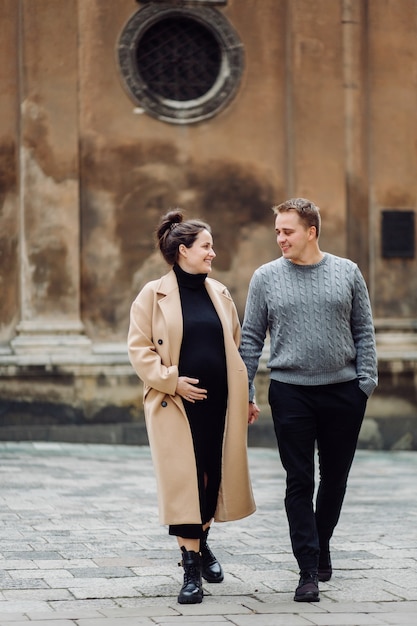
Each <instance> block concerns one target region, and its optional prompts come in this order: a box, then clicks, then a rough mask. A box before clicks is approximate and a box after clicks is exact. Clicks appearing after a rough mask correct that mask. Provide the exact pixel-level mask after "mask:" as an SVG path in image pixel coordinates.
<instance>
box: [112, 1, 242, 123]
mask: <svg viewBox="0 0 417 626" xmlns="http://www.w3.org/2000/svg"><path fill="white" fill-rule="evenodd" d="M118 60H119V67H120V70H121V75H122V77H123V81H124V84H125V86H126V88H127V90H128V92H129V94H130V95H131V96H132V97H133V99H134V101H135V102H136V103H137V104H139V105H140V106H141V107H142V108H143V109H144V110H145V111H146V112H147V113H149V114H150V115H152V116H154V117H157V118H158V119H161V120H164V121H167V122H173V123H177V124H184V123H190V122H198V121H201V120H204V119H206V118H209V117H211V116H213V115H215V114H216V113H218V112H219V111H220V110H221V109H223V108H224V107H225V106H226V104H227V103H228V102H229V101H230V100H231V99H232V98H233V96H234V95H235V93H236V91H237V88H238V86H239V83H240V79H241V75H242V72H243V47H242V44H241V42H240V40H239V38H238V36H237V34H236V32H235V30H234V29H233V28H232V27H231V25H230V23H229V22H228V21H227V20H226V18H224V16H223V15H222V14H221V13H219V12H218V11H217V10H216V9H213V8H181V9H179V8H173V7H165V8H161V6H160V5H159V6H158V8H155V7H154V6H153V7H152V6H148V7H145V8H143V9H141V10H139V11H137V13H135V14H134V15H133V16H132V17H131V18H130V20H129V21H128V22H127V24H126V25H125V27H124V29H123V31H122V34H121V36H120V40H119V44H118Z"/></svg>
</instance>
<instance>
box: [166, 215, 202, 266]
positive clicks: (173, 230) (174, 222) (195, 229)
mask: <svg viewBox="0 0 417 626" xmlns="http://www.w3.org/2000/svg"><path fill="white" fill-rule="evenodd" d="M202 230H208V232H209V233H211V228H210V226H209V225H208V224H206V223H205V222H202V221H201V220H184V214H183V211H182V210H181V209H175V211H169V212H168V213H167V214H166V215H164V216H163V217H162V218H161V221H160V222H159V225H158V227H157V229H156V238H157V245H158V248H159V249H160V251H161V254H162V256H163V257H164V259H165V261H166V262H167V263H168V265H175V263H176V262H177V260H178V254H179V252H178V248H179V247H180V245H181V244H183V245H184V246H185V247H186V248H191V246H192V245H193V243H194V241H195V240H196V239H197V237H198V235H199V233H201V231H202Z"/></svg>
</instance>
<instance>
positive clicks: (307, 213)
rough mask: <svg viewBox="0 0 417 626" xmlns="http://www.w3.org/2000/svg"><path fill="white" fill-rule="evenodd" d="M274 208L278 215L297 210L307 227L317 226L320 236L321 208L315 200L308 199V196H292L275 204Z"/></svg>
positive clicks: (317, 233) (317, 234)
mask: <svg viewBox="0 0 417 626" xmlns="http://www.w3.org/2000/svg"><path fill="white" fill-rule="evenodd" d="M272 210H273V212H274V213H275V215H278V213H286V212H287V211H295V212H296V213H298V215H299V217H300V220H301V221H302V222H304V224H305V225H306V227H307V228H310V226H314V227H315V229H316V237H317V238H318V237H319V235H320V226H321V218H320V209H319V207H318V206H316V205H315V204H314V202H311V200H307V199H306V198H291V199H290V200H286V201H285V202H282V203H281V204H277V205H276V206H273V207H272Z"/></svg>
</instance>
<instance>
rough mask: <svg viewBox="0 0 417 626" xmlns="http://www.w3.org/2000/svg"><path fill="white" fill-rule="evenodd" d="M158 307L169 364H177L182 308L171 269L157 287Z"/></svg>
mask: <svg viewBox="0 0 417 626" xmlns="http://www.w3.org/2000/svg"><path fill="white" fill-rule="evenodd" d="M158 294H159V298H160V299H159V301H158V304H159V308H160V311H161V314H162V316H163V318H164V322H165V327H166V329H167V341H168V345H169V350H170V359H171V364H178V362H179V358H180V350H181V343H182V332H183V322H182V309H181V299H180V292H179V289H178V283H177V278H176V276H175V274H174V272H173V271H172V270H171V271H170V272H169V273H168V274H166V275H165V276H163V277H162V279H161V282H160V285H159V287H158Z"/></svg>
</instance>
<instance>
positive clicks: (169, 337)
mask: <svg viewBox="0 0 417 626" xmlns="http://www.w3.org/2000/svg"><path fill="white" fill-rule="evenodd" d="M205 284H206V288H207V291H208V293H209V295H210V298H211V300H212V301H213V304H214V307H215V309H216V311H217V313H218V316H219V318H220V321H221V324H222V326H223V333H224V342H225V350H226V362H227V380H228V408H227V413H226V425H225V434H224V441H223V455H222V480H221V484H220V489H219V498H218V502H217V509H216V513H215V520H216V521H230V520H234V519H240V518H242V517H245V516H247V515H250V514H251V513H253V512H254V510H255V504H254V501H253V496H252V490H251V485H250V479H249V471H248V460H247V448H246V445H247V418H248V379H247V373H246V368H245V365H244V363H243V361H242V359H241V357H240V354H239V352H238V349H237V345H238V342H239V340H240V324H239V319H238V316H237V312H236V308H235V305H234V303H233V300H232V298H231V296H230V294H229V292H228V291H227V289H226V288H225V287H224V285H222V284H221V283H219V282H217V281H216V280H213V279H210V278H207V279H206V282H205ZM182 327H183V325H182V310H181V301H180V295H179V289H178V283H177V278H176V276H175V273H174V272H173V271H172V270H171V271H170V272H169V273H168V274H166V275H165V276H163V277H162V278H160V279H158V280H155V281H152V282H150V283H148V284H147V285H145V287H144V288H143V289H142V291H141V292H140V293H139V295H138V296H137V298H136V299H135V301H134V302H133V304H132V308H131V314H130V328H129V335H128V348H129V357H130V360H131V363H132V365H133V367H134V369H135V371H136V373H137V375H138V376H139V378H140V379H141V380H142V381H143V383H144V411H145V420H146V428H147V432H148V438H149V444H150V448H151V453H152V459H153V463H154V467H155V473H156V480H157V491H158V502H159V517H160V522H161V524H200V523H201V515H200V506H199V497H198V486H197V471H196V463H195V457H194V448H193V441H192V436H191V430H190V427H189V423H188V419H187V416H186V413H185V410H184V405H183V401H182V398H181V397H180V396H178V395H176V394H175V389H176V386H177V380H178V361H179V355H180V349H181V342H182ZM203 402H204V400H203Z"/></svg>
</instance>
